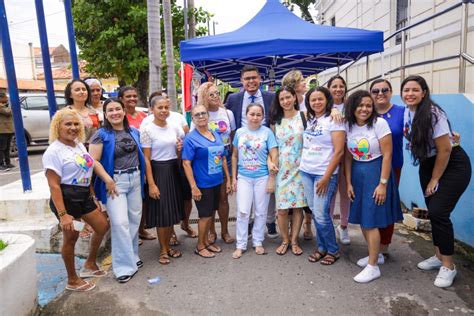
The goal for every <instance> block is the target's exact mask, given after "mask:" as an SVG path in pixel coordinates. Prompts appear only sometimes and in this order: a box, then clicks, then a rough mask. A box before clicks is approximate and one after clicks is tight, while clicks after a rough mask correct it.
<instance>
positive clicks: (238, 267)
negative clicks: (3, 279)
mask: <svg viewBox="0 0 474 316" xmlns="http://www.w3.org/2000/svg"><path fill="white" fill-rule="evenodd" d="M193 217H194V216H193ZM230 228H231V231H232V232H234V231H235V224H234V223H232V224H231V226H230ZM177 232H178V234H179V235H180V238H179V239H180V241H181V242H182V244H181V245H180V246H178V247H177V249H179V250H180V251H182V252H183V257H181V258H179V259H173V260H172V262H171V264H169V265H167V266H163V265H160V264H159V263H158V251H159V250H158V244H157V241H145V243H144V245H143V246H141V247H140V253H141V259H142V260H143V261H144V263H145V265H144V267H143V268H142V269H140V270H139V272H138V273H137V275H135V277H134V278H133V279H132V280H131V281H130V282H128V283H126V284H119V283H118V282H117V281H115V279H114V276H113V273H112V272H111V271H109V273H108V275H107V277H105V278H102V279H96V282H97V288H96V289H95V290H93V291H91V292H87V293H71V292H65V293H63V294H62V295H61V296H60V297H59V298H58V299H56V300H55V301H53V302H52V303H50V304H48V305H47V306H46V307H45V308H44V309H43V310H42V314H43V315H160V314H170V315H222V314H227V315H257V314H258V315H283V314H294V315H310V314H311V315H321V314H326V313H329V314H330V315H331V314H332V315H346V314H352V315H363V314H364V315H465V314H474V295H473V287H474V269H473V263H472V262H470V261H468V260H466V259H463V258H459V257H458V258H456V263H457V267H458V271H459V272H458V277H457V278H456V281H455V283H454V286H453V287H451V288H448V289H445V290H443V289H439V288H436V287H435V286H434V285H433V281H434V278H435V277H436V273H437V272H436V271H432V272H424V271H420V270H418V269H417V268H416V264H417V263H418V262H419V261H420V260H422V259H423V258H426V257H428V256H431V253H432V244H431V241H430V240H425V239H429V238H428V237H427V236H428V235H425V234H418V233H416V234H414V233H413V232H409V231H408V230H407V229H406V228H405V227H404V226H403V225H397V227H396V234H395V236H394V240H393V244H392V246H391V248H390V259H389V261H388V262H387V263H386V264H384V265H382V266H381V271H382V277H381V278H380V279H378V280H376V281H374V282H371V283H369V284H357V283H355V282H354V281H353V280H352V277H354V276H355V275H356V274H357V273H358V272H359V271H360V270H361V269H360V268H359V267H357V265H356V264H355V263H356V261H357V260H358V259H359V258H361V257H363V256H365V255H366V254H367V249H366V244H365V241H364V240H363V238H362V235H361V233H360V231H359V229H358V228H357V227H356V226H353V227H351V228H350V234H351V238H352V244H351V245H350V246H342V249H341V254H342V257H341V259H340V260H339V261H338V262H336V264H335V265H333V266H322V265H321V264H319V263H310V262H308V260H307V257H308V254H309V253H311V251H313V248H314V246H315V243H314V241H302V242H301V246H302V248H303V250H304V254H303V255H302V256H299V257H297V256H294V255H293V254H291V252H290V251H288V253H287V254H286V255H284V256H278V255H277V254H276V253H275V249H276V248H277V246H278V245H279V243H280V239H275V240H270V239H267V240H266V241H265V246H266V249H267V251H268V255H265V256H257V255H255V254H254V252H253V251H252V250H249V251H248V252H247V253H245V254H244V256H243V257H242V258H241V259H239V260H234V259H232V258H231V253H232V251H233V249H234V245H225V244H224V243H223V242H222V241H221V240H220V239H218V244H219V245H220V246H221V247H222V248H223V252H222V253H220V254H217V256H216V258H214V259H204V258H201V257H199V256H197V255H195V254H194V253H193V251H194V248H195V242H196V240H195V239H189V238H186V237H184V235H183V234H182V232H181V231H180V230H179V228H178V229H177ZM156 276H160V278H161V281H160V283H158V284H155V285H150V284H148V282H147V280H148V279H149V278H153V277H156Z"/></svg>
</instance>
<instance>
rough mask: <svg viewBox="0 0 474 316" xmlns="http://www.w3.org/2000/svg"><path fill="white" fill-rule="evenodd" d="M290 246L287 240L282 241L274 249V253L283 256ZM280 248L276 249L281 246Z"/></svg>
mask: <svg viewBox="0 0 474 316" xmlns="http://www.w3.org/2000/svg"><path fill="white" fill-rule="evenodd" d="M289 246H290V244H289V243H287V242H282V243H281V245H280V246H279V247H278V248H277V249H276V251H275V252H276V254H277V255H279V256H283V255H284V254H286V252H287V251H288V247H289ZM282 247H283V249H282V250H280V251H278V249H280V248H282Z"/></svg>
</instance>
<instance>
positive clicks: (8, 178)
mask: <svg viewBox="0 0 474 316" xmlns="http://www.w3.org/2000/svg"><path fill="white" fill-rule="evenodd" d="M46 148H47V147H46V146H36V147H28V162H29V165H30V173H31V174H35V173H37V172H40V171H42V170H43V165H42V163H41V157H43V153H44V151H45V150H46ZM12 163H13V164H14V165H15V166H16V168H14V169H11V170H10V171H6V172H5V171H0V186H2V185H5V184H8V183H11V182H14V181H17V180H20V179H21V174H20V167H19V166H20V163H19V162H18V158H12Z"/></svg>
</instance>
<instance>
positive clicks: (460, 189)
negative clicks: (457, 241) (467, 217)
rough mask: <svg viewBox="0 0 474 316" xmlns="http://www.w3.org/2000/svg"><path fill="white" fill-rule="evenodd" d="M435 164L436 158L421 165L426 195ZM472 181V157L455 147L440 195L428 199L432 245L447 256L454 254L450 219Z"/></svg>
mask: <svg viewBox="0 0 474 316" xmlns="http://www.w3.org/2000/svg"><path fill="white" fill-rule="evenodd" d="M435 160H436V156H434V157H430V158H428V159H426V160H424V161H423V162H421V164H420V170H419V174H420V184H421V188H422V190H423V193H424V192H425V190H426V187H427V186H428V183H429V182H430V179H431V174H432V173H433V168H434V165H435ZM470 180H471V162H470V161H469V157H468V156H467V154H466V152H465V151H464V150H463V149H462V148H461V147H459V146H458V147H453V150H452V152H451V156H450V157H449V162H448V166H447V167H446V170H445V171H444V173H443V175H442V176H441V179H439V186H438V191H436V193H435V194H433V195H432V196H430V197H427V198H425V202H426V205H427V206H428V216H429V219H430V221H431V231H432V235H433V244H434V245H435V246H437V247H438V248H439V251H440V253H441V254H442V255H444V256H452V255H453V254H454V231H453V224H452V223H451V219H450V215H451V212H452V211H453V210H454V207H455V206H456V203H457V202H458V201H459V199H460V198H461V195H462V194H463V193H464V191H465V190H466V188H467V186H468V185H469V181H470Z"/></svg>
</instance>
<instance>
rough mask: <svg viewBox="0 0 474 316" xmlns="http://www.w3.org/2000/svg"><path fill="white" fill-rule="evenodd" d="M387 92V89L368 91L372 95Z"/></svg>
mask: <svg viewBox="0 0 474 316" xmlns="http://www.w3.org/2000/svg"><path fill="white" fill-rule="evenodd" d="M389 91H390V89H389V88H382V89H372V90H370V92H371V93H372V94H379V93H380V92H382V94H387V93H388V92H389Z"/></svg>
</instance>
